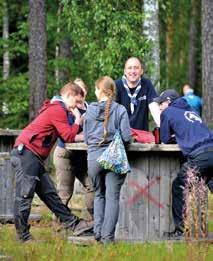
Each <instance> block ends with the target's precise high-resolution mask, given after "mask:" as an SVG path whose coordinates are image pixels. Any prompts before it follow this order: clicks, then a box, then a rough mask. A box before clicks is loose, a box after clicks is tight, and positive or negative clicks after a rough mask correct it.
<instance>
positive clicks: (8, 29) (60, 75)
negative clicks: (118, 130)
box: [0, 0, 213, 129]
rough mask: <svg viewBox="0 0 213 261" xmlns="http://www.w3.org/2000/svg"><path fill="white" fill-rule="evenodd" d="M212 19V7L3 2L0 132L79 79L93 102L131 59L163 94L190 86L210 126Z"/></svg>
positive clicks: (162, 2)
mask: <svg viewBox="0 0 213 261" xmlns="http://www.w3.org/2000/svg"><path fill="white" fill-rule="evenodd" d="M145 3H146V4H148V5H150V6H152V5H153V7H154V9H155V10H156V11H155V13H154V15H153V17H152V19H154V21H157V27H158V32H159V39H158V41H159V77H157V78H156V77H154V73H153V70H155V69H154V68H155V65H154V61H153V58H152V57H153V56H152V54H153V46H154V43H153V41H152V39H150V38H149V37H148V36H147V34H146V33H145V30H144V26H143V25H144V21H145V19H146V15H145V11H144V5H145ZM156 5H157V9H156ZM212 14H213V4H212V3H211V0H202V1H201V0H159V1H157V0H144V1H141V0H140V1H139V0H131V1H126V0H120V1H115V0H108V1H107V0H99V1H95V0H85V1H81V0H58V1H57V0H46V1H44V0H37V1H33V0H29V1H27V0H16V1H15V0H10V1H9V0H1V1H0V15H1V17H2V19H1V22H0V34H1V35H2V38H1V39H0V57H1V62H0V97H1V98H0V118H1V120H0V128H10V129H21V128H23V127H24V126H25V125H26V124H27V123H28V121H29V120H31V119H33V118H34V116H35V114H36V111H37V109H38V108H39V106H40V105H41V104H42V102H43V101H44V100H45V99H46V98H51V96H52V95H54V94H56V93H57V92H58V90H59V89H60V88H61V87H62V86H63V84H64V83H66V82H67V81H69V80H72V79H75V78H76V77H80V78H82V79H83V80H84V81H85V83H86V84H87V85H88V87H89V93H88V100H89V101H92V100H94V99H95V97H94V83H95V80H96V79H97V78H98V77H100V76H103V75H110V76H111V77H112V78H113V79H117V78H119V77H121V76H122V74H123V67H124V62H125V60H126V59H127V58H128V57H130V56H137V57H139V58H140V59H141V60H142V62H143V64H144V65H145V74H146V75H147V76H148V77H149V78H150V79H151V80H152V81H153V84H154V85H155V86H156V88H157V90H158V92H160V91H161V90H164V89H166V88H175V89H176V90H177V91H179V92H180V93H181V89H182V85H183V84H184V83H186V82H189V83H190V84H191V85H192V87H193V88H194V89H195V93H196V94H198V95H200V96H201V95H202V96H203V99H204V103H205V106H204V116H205V117H204V118H205V120H206V122H207V123H208V124H209V125H211V123H212V122H213V120H212V119H213V86H212V85H213V81H212V82H211V84H208V83H209V80H208V81H204V80H205V79H204V74H205V75H207V76H205V77H207V78H208V75H211V74H212V73H211V70H212V68H210V66H209V64H208V65H207V66H206V65H205V68H204V62H203V61H204V60H205V59H207V58H208V60H209V59H213V55H212V53H213V51H212V50H211V49H213V48H212V46H211V48H209V49H210V51H211V53H210V54H209V53H205V52H204V51H203V48H204V43H207V42H208V41H207V38H205V37H206V36H205V33H208V34H209V32H210V33H211V32H212V30H213V29H212V28H213V26H211V25H213V15H212ZM203 18H205V19H206V20H207V19H208V21H209V22H208V23H205V21H202V19H203ZM211 35H212V33H211ZM202 43H203V44H202ZM212 43H213V42H212ZM204 56H205V57H204ZM209 57H210V58H209ZM202 64H203V66H202ZM203 69H205V73H204V72H202V70H203ZM212 75H213V74H212Z"/></svg>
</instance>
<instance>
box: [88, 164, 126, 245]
mask: <svg viewBox="0 0 213 261" xmlns="http://www.w3.org/2000/svg"><path fill="white" fill-rule="evenodd" d="M88 175H89V177H91V179H92V183H93V187H94V189H95V200H94V234H95V237H96V238H98V237H100V239H101V241H102V242H108V241H109V242H110V241H113V240H114V237H115V228H116V224H117V221H118V215H119V199H120V190H121V186H122V185H123V183H124V181H125V177H126V175H119V174H115V173H113V172H107V171H106V170H103V169H102V168H101V167H100V166H99V165H98V163H97V162H96V160H88Z"/></svg>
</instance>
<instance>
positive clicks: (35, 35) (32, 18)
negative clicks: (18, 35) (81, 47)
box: [29, 0, 47, 120]
mask: <svg viewBox="0 0 213 261" xmlns="http://www.w3.org/2000/svg"><path fill="white" fill-rule="evenodd" d="M29 9H30V10H29V83H30V101H29V102H30V108H29V109H30V113H29V117H30V120H32V119H33V118H35V116H36V113H37V111H38V109H39V108H40V106H41V105H42V103H43V101H44V100H45V98H46V89H47V71H46V69H47V53H46V45H47V35H46V10H45V0H36V1H35V0H29Z"/></svg>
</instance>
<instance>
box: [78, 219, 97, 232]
mask: <svg viewBox="0 0 213 261" xmlns="http://www.w3.org/2000/svg"><path fill="white" fill-rule="evenodd" d="M93 225H94V221H93V220H92V221H86V220H83V219H81V220H80V221H79V222H78V224H77V225H76V226H75V228H74V231H73V236H80V235H81V234H82V233H83V232H86V231H88V230H91V229H92V228H93Z"/></svg>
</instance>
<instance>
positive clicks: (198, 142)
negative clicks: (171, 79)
mask: <svg viewBox="0 0 213 261" xmlns="http://www.w3.org/2000/svg"><path fill="white" fill-rule="evenodd" d="M160 128H161V129H160V136H161V140H162V142H163V143H169V142H170V139H171V135H172V134H175V138H176V141H177V143H178V145H179V146H180V148H181V150H182V152H183V154H184V155H185V156H188V155H190V154H194V153H195V152H198V151H201V150H202V149H204V148H207V147H213V133H212V132H211V131H210V130H209V129H208V128H207V126H206V125H205V124H204V123H203V122H202V119H201V118H200V116H199V115H198V114H196V113H195V112H194V111H192V109H191V107H190V106H189V105H188V103H187V101H186V100H185V99H183V98H179V99H177V100H175V101H174V102H173V103H172V104H171V105H170V106H169V107H168V108H166V109H165V110H164V111H163V112H162V113H161V124H160Z"/></svg>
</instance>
